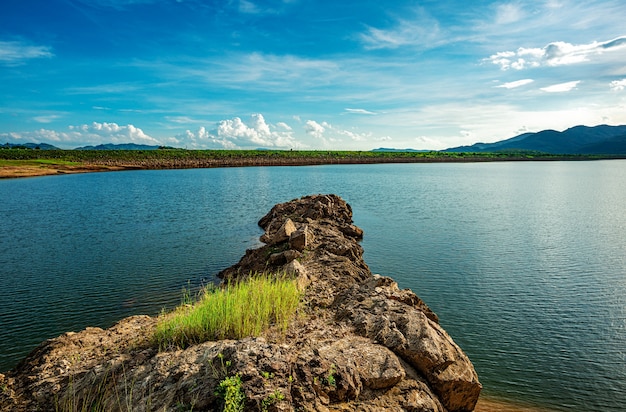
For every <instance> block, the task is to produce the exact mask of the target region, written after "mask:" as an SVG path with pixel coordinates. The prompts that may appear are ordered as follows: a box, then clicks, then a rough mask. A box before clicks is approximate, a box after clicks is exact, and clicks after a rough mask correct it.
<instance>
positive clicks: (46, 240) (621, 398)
mask: <svg viewBox="0 0 626 412" xmlns="http://www.w3.org/2000/svg"><path fill="white" fill-rule="evenodd" d="M625 184H626V161H619V160H615V161H596V162H549V163H540V162H532V163H488V164H401V165H344V166H314V167H270V168H262V167H259V168H228V169H200V170H170V171H133V172H115V173H95V174H83V175H67V176H54V177H41V178H29V179H16V180H3V181H0V219H1V226H0V271H1V276H0V291H1V293H0V308H1V309H0V371H4V370H7V369H9V368H11V367H13V366H15V364H16V363H17V362H18V360H19V359H21V358H22V357H23V356H24V355H26V354H27V353H28V352H29V351H30V350H32V349H33V348H34V347H35V346H36V345H37V344H38V343H39V342H41V341H42V340H44V339H47V338H51V337H54V336H57V335H59V334H61V333H63V332H65V331H70V330H73V331H78V330H81V329H83V328H85V327H86V326H100V327H108V326H110V325H112V324H113V323H114V322H115V321H116V320H119V319H121V318H123V317H125V316H129V315H132V314H150V315H155V314H157V313H158V312H159V311H160V310H161V309H162V308H163V307H173V306H175V305H176V304H177V303H179V301H180V297H181V289H182V288H184V287H187V286H192V287H196V286H198V285H201V284H202V283H206V282H208V281H210V280H212V279H213V277H214V275H215V273H217V272H218V271H219V270H221V269H223V268H225V267H227V266H230V265H231V264H233V263H235V262H236V261H237V260H238V259H239V258H240V257H241V255H242V254H243V253H244V251H245V249H247V248H250V247H254V246H256V245H257V244H258V237H259V235H260V234H261V232H260V229H259V228H258V227H257V226H256V222H257V221H258V219H259V218H260V217H261V216H262V215H264V214H265V213H266V212H267V211H269V209H270V208H271V206H273V205H274V204H275V203H278V202H284V201H287V200H291V199H293V198H296V197H300V196H304V195H308V194H315V193H336V194H338V195H340V196H342V197H343V198H344V199H345V200H346V201H348V202H349V203H350V204H351V206H352V208H353V210H354V219H355V222H356V224H357V225H359V226H360V227H361V228H363V229H364V230H365V238H364V240H363V242H362V244H363V247H364V248H365V260H366V262H367V263H368V264H369V266H370V268H371V269H372V271H373V272H374V273H380V274H384V275H389V276H392V277H393V278H394V279H396V280H397V281H398V282H399V283H400V286H401V287H408V288H411V289H413V290H414V291H415V292H416V293H417V294H418V295H419V296H420V297H422V298H423V299H424V300H425V301H426V303H427V304H428V305H430V306H431V307H432V308H433V310H434V311H435V312H436V313H437V314H438V315H439V317H440V319H441V324H442V325H443V326H444V328H445V329H446V330H447V331H448V332H449V333H450V334H451V335H452V337H453V338H454V339H455V341H456V342H457V343H459V345H460V346H461V347H462V348H463V349H464V350H465V351H466V352H467V353H468V355H469V356H470V358H471V360H472V361H473V362H474V365H475V367H476V370H477V372H478V374H479V377H480V380H481V382H482V383H483V385H484V386H485V389H484V392H485V393H486V394H487V395H491V396H495V397H503V398H506V399H512V400H518V401H523V402H527V403H531V404H536V405H541V406H544V407H549V408H552V409H555V410H563V411H565V410H573V411H590V410H594V411H621V410H623V408H624V405H626V212H625V211H624V210H625V209H624V205H626V189H625Z"/></svg>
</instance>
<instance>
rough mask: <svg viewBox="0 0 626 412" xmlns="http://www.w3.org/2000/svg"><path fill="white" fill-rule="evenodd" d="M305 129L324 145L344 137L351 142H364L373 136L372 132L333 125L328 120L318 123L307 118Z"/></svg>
mask: <svg viewBox="0 0 626 412" xmlns="http://www.w3.org/2000/svg"><path fill="white" fill-rule="evenodd" d="M304 130H305V131H306V133H307V134H308V135H309V136H312V137H314V138H315V139H318V140H320V141H321V142H322V144H323V146H328V144H329V143H337V142H341V141H342V140H343V138H346V137H347V138H348V139H349V141H351V142H364V141H367V140H368V139H369V138H371V137H372V133H369V132H367V133H363V132H358V131H356V130H354V129H353V130H346V129H343V128H339V127H336V126H333V125H331V124H330V123H328V122H322V123H318V122H316V121H315V120H307V121H306V123H305V126H304Z"/></svg>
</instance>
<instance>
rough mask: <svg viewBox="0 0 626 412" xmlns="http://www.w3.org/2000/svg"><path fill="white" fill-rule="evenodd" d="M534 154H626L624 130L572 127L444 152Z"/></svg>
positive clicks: (622, 127) (454, 148) (618, 127)
mask: <svg viewBox="0 0 626 412" xmlns="http://www.w3.org/2000/svg"><path fill="white" fill-rule="evenodd" d="M517 150H522V151H538V152H544V153H552V154H607V155H611V154H626V126H607V125H600V126H594V127H588V126H576V127H572V128H570V129H567V130H565V131H563V132H557V131H556V130H543V131H541V132H537V133H524V134H520V135H519V136H515V137H512V138H510V139H506V140H501V141H499V142H495V143H476V144H473V145H471V146H459V147H453V148H450V149H446V150H444V152H500V151H517Z"/></svg>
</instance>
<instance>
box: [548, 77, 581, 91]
mask: <svg viewBox="0 0 626 412" xmlns="http://www.w3.org/2000/svg"><path fill="white" fill-rule="evenodd" d="M578 83H580V80H575V81H573V82H567V83H559V84H553V85H552V86H547V87H542V88H541V90H542V91H544V92H548V93H562V92H569V91H570V90H573V89H575V88H576V86H578Z"/></svg>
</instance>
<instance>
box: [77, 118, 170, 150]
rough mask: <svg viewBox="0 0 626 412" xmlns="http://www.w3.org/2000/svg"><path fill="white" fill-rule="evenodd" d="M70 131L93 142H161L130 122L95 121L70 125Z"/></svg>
mask: <svg viewBox="0 0 626 412" xmlns="http://www.w3.org/2000/svg"><path fill="white" fill-rule="evenodd" d="M69 129H70V131H71V132H72V133H73V134H74V135H78V136H80V137H81V139H82V140H85V141H88V142H93V143H138V144H152V145H154V144H159V142H158V141H157V140H156V139H154V138H152V137H150V136H148V135H147V134H145V133H144V132H143V130H141V129H140V128H138V127H135V126H133V125H132V124H128V125H126V126H120V125H118V124H117V123H106V122H104V123H98V122H93V123H91V124H89V125H87V124H83V125H80V126H70V127H69Z"/></svg>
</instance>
